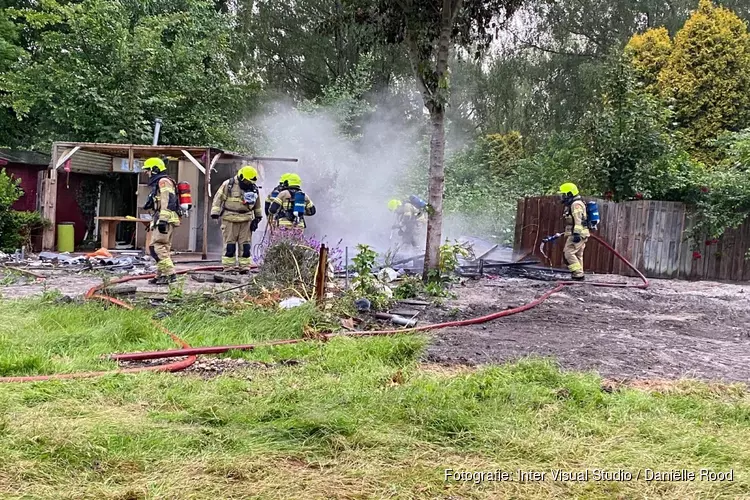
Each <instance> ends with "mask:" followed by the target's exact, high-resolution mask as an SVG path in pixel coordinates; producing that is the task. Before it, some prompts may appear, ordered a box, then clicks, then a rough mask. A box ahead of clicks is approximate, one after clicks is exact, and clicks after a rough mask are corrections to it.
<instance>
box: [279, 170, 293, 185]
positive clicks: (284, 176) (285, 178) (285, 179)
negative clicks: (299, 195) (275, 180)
mask: <svg viewBox="0 0 750 500" xmlns="http://www.w3.org/2000/svg"><path fill="white" fill-rule="evenodd" d="M290 175H292V174H290V173H289V172H287V173H285V174H281V178H280V179H279V184H282V185H284V184H286V183H287V182H289V176H290Z"/></svg>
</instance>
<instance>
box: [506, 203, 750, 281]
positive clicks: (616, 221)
mask: <svg viewBox="0 0 750 500" xmlns="http://www.w3.org/2000/svg"><path fill="white" fill-rule="evenodd" d="M589 199H590V198H585V200H586V201H588V200H589ZM596 202H597V203H598V204H599V214H600V216H601V222H600V224H599V229H598V230H597V232H596V234H597V235H598V236H599V237H600V238H602V239H604V240H605V241H607V242H608V243H609V244H610V245H612V246H613V247H614V248H615V249H616V250H617V251H618V252H620V253H621V254H622V255H623V256H624V257H625V258H626V259H628V260H629V261H630V262H632V263H633V264H634V265H635V266H636V267H637V268H638V269H639V270H640V271H641V272H643V273H644V274H645V275H646V276H648V277H650V278H681V279H714V280H725V281H746V280H750V260H746V259H745V253H746V252H747V250H748V248H750V222H748V221H746V222H745V223H744V224H742V225H741V226H740V227H738V228H736V229H729V230H727V231H726V232H725V233H724V235H723V236H722V238H721V239H720V240H719V241H718V243H713V244H709V245H706V242H705V241H701V242H700V245H699V246H698V248H697V249H696V251H698V252H700V256H701V257H700V258H698V259H696V258H694V256H693V248H691V245H690V241H688V239H687V235H686V232H685V231H686V230H689V229H690V227H691V225H692V221H691V220H690V218H689V216H687V212H686V207H685V205H684V204H682V203H677V202H668V201H628V202H623V203H614V202H611V201H606V200H599V199H597V200H596ZM562 211H563V206H562V204H561V203H560V200H559V198H557V197H554V196H545V197H537V198H525V199H522V200H519V201H518V208H517V213H516V232H515V239H514V248H513V250H514V255H515V257H516V258H517V259H520V258H522V257H524V256H525V255H534V256H535V257H537V258H539V259H540V260H541V259H543V257H542V255H541V253H539V244H540V243H541V240H542V238H544V237H545V236H548V235H551V234H554V233H557V232H562V230H563V226H564V224H563V220H562ZM563 246H564V241H563V239H562V238H561V239H560V240H558V241H555V242H553V243H548V244H547V246H546V251H547V254H548V256H549V257H550V259H551V263H552V266H553V267H561V268H565V267H566V265H565V263H564V262H563V255H562V253H563V252H562V250H563ZM584 268H585V270H586V271H587V272H595V273H611V274H620V275H625V276H632V275H634V273H633V272H632V271H631V270H630V269H628V268H627V266H625V265H624V264H623V263H622V262H620V261H619V259H616V258H615V257H614V256H613V255H612V253H611V252H609V251H607V250H606V249H605V248H603V247H602V246H601V245H600V244H599V243H597V242H596V241H594V240H593V239H590V240H589V242H588V244H587V245H586V253H585V256H584Z"/></svg>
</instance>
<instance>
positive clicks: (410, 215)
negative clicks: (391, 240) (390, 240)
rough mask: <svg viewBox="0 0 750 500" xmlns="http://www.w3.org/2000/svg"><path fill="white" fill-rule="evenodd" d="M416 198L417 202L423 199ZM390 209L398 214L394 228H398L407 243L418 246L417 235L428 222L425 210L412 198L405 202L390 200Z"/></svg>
mask: <svg viewBox="0 0 750 500" xmlns="http://www.w3.org/2000/svg"><path fill="white" fill-rule="evenodd" d="M414 198H415V200H416V202H417V203H419V202H421V201H422V200H421V199H419V198H417V197H414ZM420 205H421V203H420ZM388 210H390V211H391V212H394V213H395V214H396V222H395V223H394V225H393V227H392V229H396V230H398V234H399V236H400V237H401V239H402V241H403V242H404V243H405V244H407V245H410V246H413V247H416V246H417V236H418V234H419V232H420V231H421V229H422V227H423V226H424V224H425V223H426V222H427V221H426V217H425V214H424V212H423V211H422V210H420V209H419V208H418V207H417V206H416V205H415V204H414V202H413V201H412V200H411V199H409V200H406V201H405V202H403V201H401V200H398V199H392V200H391V201H389V202H388ZM392 234H393V233H391V235H392ZM391 237H392V236H391Z"/></svg>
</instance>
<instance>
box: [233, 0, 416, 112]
mask: <svg viewBox="0 0 750 500" xmlns="http://www.w3.org/2000/svg"><path fill="white" fill-rule="evenodd" d="M235 21H236V31H235V40H234V45H235V48H236V52H235V54H234V58H233V63H234V65H235V67H242V66H247V67H250V68H253V69H254V70H256V71H258V72H259V74H260V75H261V77H262V78H263V81H264V82H265V84H266V87H267V88H268V89H270V90H275V91H279V92H282V93H284V94H286V95H290V96H292V97H293V98H295V99H297V100H303V99H315V98H316V97H319V96H320V95H321V94H322V92H323V89H325V88H326V87H328V86H329V85H331V84H334V83H335V82H336V81H337V80H338V79H340V78H344V77H346V76H347V74H348V73H350V72H351V71H353V70H354V69H355V68H357V66H358V64H359V62H360V58H361V55H362V54H363V53H365V52H368V53H369V57H370V59H371V63H370V64H369V65H370V68H371V69H370V71H371V72H372V74H373V79H374V85H375V87H376V88H381V87H385V86H387V85H388V83H389V82H390V79H391V78H392V76H393V75H398V74H403V73H406V72H408V64H407V61H406V59H405V58H404V57H402V54H399V53H398V52H397V51H395V50H392V49H391V48H386V47H383V48H382V50H372V48H371V46H370V42H371V40H372V33H371V31H372V30H371V28H370V27H369V26H366V25H362V24H358V23H356V22H355V19H354V12H353V11H352V10H351V9H348V8H347V6H346V5H344V4H343V3H342V1H341V0H299V1H295V2H280V1H278V0H240V1H238V2H237V11H236V19H235Z"/></svg>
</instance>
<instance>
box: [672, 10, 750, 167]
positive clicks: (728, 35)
mask: <svg viewBox="0 0 750 500" xmlns="http://www.w3.org/2000/svg"><path fill="white" fill-rule="evenodd" d="M658 80H659V88H660V90H661V93H662V95H663V96H664V97H666V98H667V99H669V101H670V102H671V103H673V104H674V108H675V111H676V118H677V120H678V122H679V128H680V130H681V131H682V132H683V133H684V135H685V138H686V140H687V141H688V142H689V144H690V146H691V147H692V148H693V149H694V150H695V151H696V152H699V153H702V155H701V156H702V157H703V158H707V156H706V155H708V157H710V156H711V152H712V151H713V150H714V148H713V144H712V143H713V141H714V140H715V139H716V138H717V137H718V136H719V135H721V134H722V133H723V131H724V130H733V131H736V130H739V128H742V127H743V126H745V125H746V124H747V123H748V120H750V33H748V29H747V24H746V23H745V22H744V21H742V20H741V19H740V18H739V17H738V16H737V15H735V14H734V13H733V12H731V11H729V10H727V9H724V8H722V7H716V6H714V5H713V4H712V3H711V1H710V0H701V1H700V5H699V8H698V10H697V11H696V12H695V13H693V15H692V16H691V17H690V19H689V20H688V21H687V22H686V23H685V26H684V27H683V28H682V29H681V30H680V31H679V32H678V33H677V35H676V37H675V41H674V50H673V51H672V53H671V54H670V56H669V60H668V62H667V64H666V66H665V67H664V68H663V69H662V71H661V72H660V73H659V76H658Z"/></svg>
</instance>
